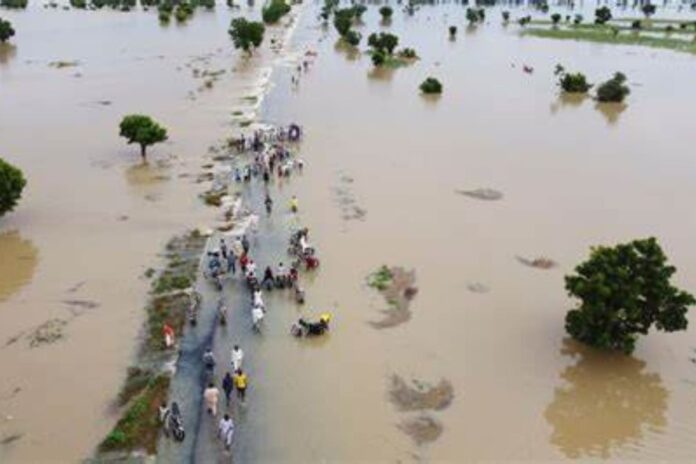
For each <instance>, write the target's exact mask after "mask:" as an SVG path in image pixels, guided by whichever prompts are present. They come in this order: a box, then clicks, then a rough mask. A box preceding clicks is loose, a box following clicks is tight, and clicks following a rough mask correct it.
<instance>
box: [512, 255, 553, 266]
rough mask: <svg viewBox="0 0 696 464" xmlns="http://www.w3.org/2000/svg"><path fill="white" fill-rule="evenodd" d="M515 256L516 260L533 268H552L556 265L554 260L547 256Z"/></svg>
mask: <svg viewBox="0 0 696 464" xmlns="http://www.w3.org/2000/svg"><path fill="white" fill-rule="evenodd" d="M515 258H516V259H517V261H519V262H520V263H522V264H524V265H525V266H527V267H533V268H535V269H552V268H554V267H556V265H557V264H556V262H555V261H553V260H551V259H549V258H545V257H543V256H539V257H537V258H533V259H529V258H524V257H522V256H515Z"/></svg>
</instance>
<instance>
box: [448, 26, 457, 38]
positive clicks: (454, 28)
mask: <svg viewBox="0 0 696 464" xmlns="http://www.w3.org/2000/svg"><path fill="white" fill-rule="evenodd" d="M449 35H450V38H451V39H454V38H455V37H457V26H450V27H449Z"/></svg>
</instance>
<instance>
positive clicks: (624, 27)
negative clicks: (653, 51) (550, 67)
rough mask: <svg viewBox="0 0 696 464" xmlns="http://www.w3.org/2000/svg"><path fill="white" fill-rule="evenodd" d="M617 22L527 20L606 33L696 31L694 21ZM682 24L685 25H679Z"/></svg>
mask: <svg viewBox="0 0 696 464" xmlns="http://www.w3.org/2000/svg"><path fill="white" fill-rule="evenodd" d="M616 21H617V23H618V24H613V23H608V24H594V23H580V24H573V23H561V24H559V25H558V26H553V22H552V21H549V20H546V19H533V20H532V21H530V22H529V24H531V25H534V26H549V27H553V28H554V29H565V30H593V31H601V32H606V33H613V30H614V29H615V30H618V31H623V32H633V33H639V32H654V33H660V34H684V35H694V33H695V32H696V22H691V21H671V20H669V21H667V20H666V21H664V22H659V23H656V24H660V25H659V26H656V25H654V24H652V23H654V22H655V20H646V19H636V21H640V23H641V28H640V29H633V27H631V25H630V24H626V23H627V21H626V20H616ZM682 24H684V25H685V26H683V27H682V26H681V25H682ZM669 25H672V26H673V27H674V28H673V29H672V30H670V31H667V29H666V27H667V26H669Z"/></svg>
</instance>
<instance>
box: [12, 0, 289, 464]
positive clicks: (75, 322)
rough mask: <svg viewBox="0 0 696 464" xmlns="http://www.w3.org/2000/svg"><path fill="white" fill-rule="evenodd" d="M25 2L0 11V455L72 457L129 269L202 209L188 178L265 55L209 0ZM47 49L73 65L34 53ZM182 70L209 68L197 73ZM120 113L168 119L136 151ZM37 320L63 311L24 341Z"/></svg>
mask: <svg viewBox="0 0 696 464" xmlns="http://www.w3.org/2000/svg"><path fill="white" fill-rule="evenodd" d="M35 3H36V4H33V5H30V7H29V8H28V9H27V10H26V11H6V10H3V11H2V12H1V14H2V16H3V18H7V19H10V20H11V21H12V23H13V24H14V27H15V29H16V30H17V35H16V36H15V37H14V38H13V43H12V45H7V46H5V47H3V51H2V54H0V57H1V59H0V155H1V156H3V158H5V159H7V160H8V161H9V162H11V163H13V164H15V165H17V166H19V167H21V168H22V169H23V171H24V173H25V175H26V177H27V178H28V185H27V187H26V189H25V193H24V196H23V198H22V201H21V203H20V205H19V207H18V208H17V209H16V211H15V212H14V213H12V214H9V215H7V216H5V217H3V218H2V219H0V367H1V368H2V375H0V441H1V442H2V443H0V461H1V462H46V461H52V462H75V461H77V460H79V459H80V458H83V457H86V456H88V455H89V454H91V452H92V450H93V448H94V446H95V445H96V444H97V443H98V442H99V441H100V440H101V439H102V438H103V437H104V436H105V434H106V433H107V432H108V430H109V429H110V428H111V426H112V425H113V423H114V421H115V420H116V417H117V415H116V413H115V411H113V410H112V408H111V406H110V404H111V401H112V399H113V398H115V395H116V394H117V392H118V389H119V387H120V384H121V382H122V380H123V378H124V372H125V368H126V366H128V365H129V363H131V362H132V359H133V356H134V355H135V352H136V347H137V344H138V334H139V330H140V327H141V324H142V320H143V313H144V312H143V310H142V308H143V306H144V304H145V295H146V291H147V288H148V281H147V280H146V279H144V278H143V277H142V276H143V273H144V271H145V270H146V269H147V268H148V267H149V266H155V265H157V263H158V257H157V254H158V253H159V251H160V250H161V249H162V247H163V245H164V243H165V242H166V240H167V239H168V238H169V237H171V236H172V235H174V234H177V233H180V232H183V231H185V230H186V229H188V228H191V227H198V226H206V225H207V224H209V223H211V220H212V216H213V214H214V213H213V212H212V211H211V210H210V209H208V208H206V207H204V206H203V205H202V203H201V201H200V200H199V199H198V197H197V195H198V194H199V193H200V192H202V191H204V190H205V188H206V186H205V184H199V183H196V178H197V176H198V175H199V174H200V173H201V172H202V169H201V166H202V165H203V164H205V163H207V162H209V160H206V159H205V157H206V156H209V155H208V148H209V146H211V145H214V144H216V143H218V142H219V140H220V139H221V138H223V137H224V136H226V135H227V134H228V132H229V131H230V130H231V128H232V127H233V126H234V125H236V124H239V121H240V118H246V117H250V116H252V115H253V114H254V113H255V111H256V110H257V106H258V102H257V98H256V97H257V96H258V95H259V94H260V92H262V90H263V88H264V86H265V85H267V79H268V75H269V72H270V69H269V67H268V64H269V63H270V62H271V59H272V58H273V56H274V55H273V54H272V53H271V52H270V51H269V50H264V51H262V52H261V53H259V54H258V55H257V56H256V57H254V58H253V59H251V60H242V59H241V58H240V56H239V55H238V54H237V53H236V52H235V51H234V50H233V48H232V45H231V42H230V40H229V37H228V35H227V32H226V30H227V26H228V24H229V21H230V18H231V16H232V13H231V12H230V11H229V10H228V9H227V8H225V7H221V8H219V10H218V11H217V12H215V13H208V12H198V13H197V14H196V16H195V19H193V20H191V21H190V23H188V24H186V25H183V26H180V25H177V24H175V23H174V22H172V24H171V25H170V26H168V27H161V26H160V25H159V24H158V22H157V16H156V15H157V13H156V12H155V11H154V10H153V11H150V12H147V13H145V12H133V13H130V14H125V13H118V12H110V11H106V10H105V11H99V12H88V11H62V10H60V9H58V10H50V9H49V10H45V9H43V8H42V7H41V6H40V5H39V4H38V2H35ZM240 14H258V8H253V9H251V8H247V7H246V6H245V7H244V8H242V9H241V10H240ZM278 33H280V31H278V32H276V33H274V34H278ZM60 61H64V62H76V65H74V66H64V67H57V66H55V65H53V66H51V65H50V63H56V62H60ZM196 69H197V70H198V71H199V72H200V73H202V72H203V71H205V70H208V71H211V72H212V71H218V70H221V69H222V70H225V73H224V74H222V75H221V76H219V77H218V78H217V80H216V81H215V82H213V85H212V88H208V87H206V86H205V85H204V79H203V78H200V77H199V78H197V77H195V75H194V73H195V72H196V71H195V70H196ZM132 112H143V113H147V114H150V115H151V116H153V117H154V118H155V119H157V120H159V121H160V122H162V123H163V124H164V125H165V126H167V127H168V128H169V135H170V140H169V141H168V142H167V143H165V144H161V145H158V146H156V147H153V148H151V149H150V151H149V161H148V163H143V162H142V161H141V160H140V156H139V153H138V150H137V147H133V146H128V145H126V144H125V141H124V140H123V139H120V138H119V137H118V123H119V121H120V118H121V117H122V116H123V115H124V114H127V113H132ZM233 112H241V113H242V115H241V116H235V115H233ZM236 114H239V113H236ZM76 300H77V303H75V301H76ZM53 319H58V320H61V321H65V322H66V325H64V326H63V337H62V339H59V340H58V341H56V342H55V343H52V344H43V345H41V346H38V347H35V348H32V347H31V345H30V344H31V340H32V333H33V331H34V330H35V329H37V328H39V327H41V326H42V324H44V323H45V322H47V321H49V320H53ZM59 325H60V323H59ZM18 437H19V438H18ZM5 440H7V441H8V443H4V441H5Z"/></svg>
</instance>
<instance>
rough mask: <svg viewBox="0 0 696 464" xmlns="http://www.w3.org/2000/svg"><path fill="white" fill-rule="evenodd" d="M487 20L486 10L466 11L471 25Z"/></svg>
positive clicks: (474, 9)
mask: <svg viewBox="0 0 696 464" xmlns="http://www.w3.org/2000/svg"><path fill="white" fill-rule="evenodd" d="M485 19H486V10H484V9H483V8H467V9H466V20H467V21H469V24H472V25H473V24H478V23H482V22H483V21H485Z"/></svg>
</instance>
